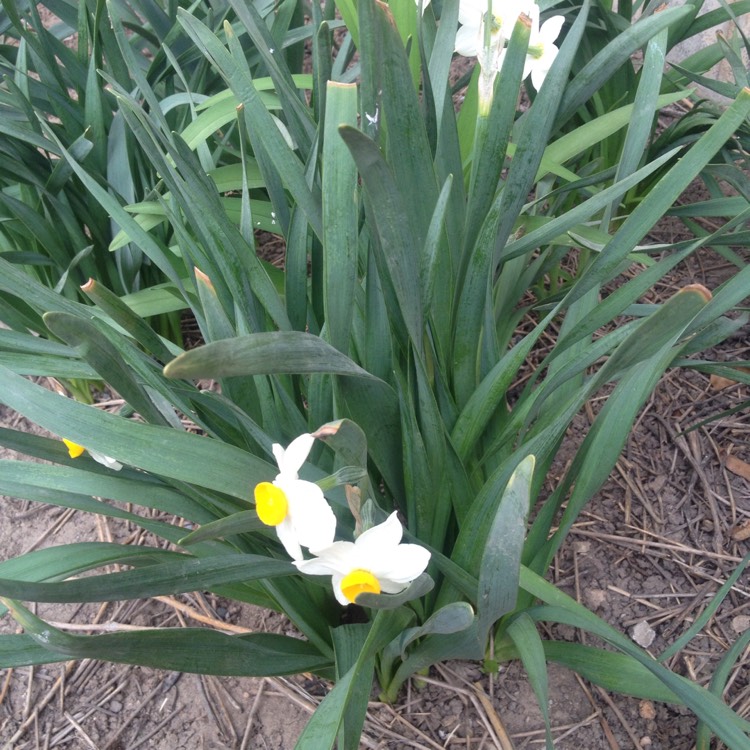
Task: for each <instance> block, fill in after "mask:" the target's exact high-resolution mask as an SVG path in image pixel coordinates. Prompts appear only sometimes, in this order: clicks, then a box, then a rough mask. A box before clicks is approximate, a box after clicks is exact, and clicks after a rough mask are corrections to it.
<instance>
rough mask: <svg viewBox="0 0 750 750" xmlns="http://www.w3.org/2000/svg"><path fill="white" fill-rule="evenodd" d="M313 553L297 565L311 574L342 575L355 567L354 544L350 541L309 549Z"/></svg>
mask: <svg viewBox="0 0 750 750" xmlns="http://www.w3.org/2000/svg"><path fill="white" fill-rule="evenodd" d="M310 552H311V553H312V554H313V555H315V557H314V558H313V559H312V560H305V562H304V563H300V564H299V565H298V566H297V567H298V568H299V569H300V570H301V571H303V572H304V573H309V574H310V575H313V576H320V575H332V574H333V573H337V574H340V575H341V576H342V577H343V576H345V575H347V574H348V573H350V572H351V571H352V570H354V569H355V568H356V567H358V566H357V565H356V561H355V546H354V544H353V543H352V542H334V543H333V544H330V545H328V546H327V547H324V548H323V549H311V550H310Z"/></svg>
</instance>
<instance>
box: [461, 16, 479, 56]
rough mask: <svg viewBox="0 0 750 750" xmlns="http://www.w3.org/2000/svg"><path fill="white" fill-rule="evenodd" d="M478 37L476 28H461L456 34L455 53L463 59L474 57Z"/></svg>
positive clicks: (466, 26) (467, 26)
mask: <svg viewBox="0 0 750 750" xmlns="http://www.w3.org/2000/svg"><path fill="white" fill-rule="evenodd" d="M479 36H480V34H479V28H478V27H476V26H469V25H468V24H467V25H465V26H462V27H461V28H460V29H459V30H458V31H457V32H456V48H455V49H456V52H458V54H459V55H463V56H464V57H476V56H477V49H478V40H479Z"/></svg>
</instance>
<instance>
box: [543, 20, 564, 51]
mask: <svg viewBox="0 0 750 750" xmlns="http://www.w3.org/2000/svg"><path fill="white" fill-rule="evenodd" d="M564 23H565V16H552V18H548V19H547V20H546V21H545V22H544V23H543V24H542V27H541V28H540V29H539V40H540V41H541V42H543V43H545V44H552V43H553V42H554V41H555V40H556V39H557V37H559V36H560V32H561V31H562V27H563V24H564Z"/></svg>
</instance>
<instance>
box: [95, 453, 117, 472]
mask: <svg viewBox="0 0 750 750" xmlns="http://www.w3.org/2000/svg"><path fill="white" fill-rule="evenodd" d="M89 455H90V456H91V458H93V459H94V461H96V462H97V463H100V464H101V465H102V466H106V467H107V468H108V469H113V470H114V471H120V469H122V464H121V463H120V462H119V461H115V459H114V458H110V457H109V456H105V455H104V454H103V453H99V452H98V451H92V450H90V449H89Z"/></svg>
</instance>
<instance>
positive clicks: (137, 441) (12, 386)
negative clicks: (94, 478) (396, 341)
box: [0, 366, 276, 499]
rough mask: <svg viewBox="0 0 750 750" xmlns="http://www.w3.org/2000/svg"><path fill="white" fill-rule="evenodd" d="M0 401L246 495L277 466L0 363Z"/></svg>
mask: <svg viewBox="0 0 750 750" xmlns="http://www.w3.org/2000/svg"><path fill="white" fill-rule="evenodd" d="M0 401H2V403H4V404H6V405H7V406H9V407H10V408H11V409H14V410H15V411H17V412H19V413H20V414H23V415H24V416H25V417H27V418H28V419H30V420H31V421H32V422H35V423H36V424H38V425H39V426H41V427H44V428H45V429H47V430H49V431H50V432H53V433H55V434H56V435H59V436H60V437H62V436H65V437H66V438H68V439H69V440H73V441H74V442H76V443H79V444H80V445H83V446H84V447H85V446H87V445H90V446H91V447H92V448H95V450H97V451H99V452H100V453H103V454H104V455H106V456H112V457H113V458H115V459H117V460H118V461H121V462H122V463H124V464H128V465H130V466H135V467H138V468H140V469H143V470H145V471H150V472H153V473H154V474H156V475H157V476H163V477H169V478H171V479H175V480H178V481H181V482H191V483H193V484H196V485H198V486H200V487H207V488H209V489H213V490H216V491H219V492H225V493H227V494H229V495H232V496H233V497H238V498H243V499H247V498H248V497H249V496H250V492H251V488H252V486H253V484H254V483H257V482H260V481H263V480H264V479H267V478H268V477H269V476H274V475H275V474H276V469H275V467H273V466H271V465H270V464H268V463H267V462H265V461H262V460H261V459H259V458H256V457H255V456H253V455H251V454H250V453H247V452H245V451H243V450H240V449H239V448H235V447H234V446H231V445H228V444H225V443H221V442H220V441H218V440H214V439H212V438H207V437H200V436H198V435H195V434H191V433H188V432H181V431H180V430H176V429H174V428H171V427H161V426H158V425H147V424H143V423H138V422H134V421H132V420H129V419H124V418H123V417H118V416H115V415H113V414H108V413H106V412H103V411H100V410H98V409H94V408H92V407H90V406H85V405H84V404H79V403H77V402H76V401H73V400H72V399H68V398H65V397H63V396H58V395H57V394H56V393H53V392H52V391H48V390H47V389H46V388H43V387H41V386H39V385H36V384H35V383H31V382H29V381H28V380H26V379H25V378H22V377H20V376H19V375H16V374H15V373H13V372H11V371H10V370H8V369H7V368H4V367H1V366H0Z"/></svg>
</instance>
